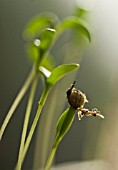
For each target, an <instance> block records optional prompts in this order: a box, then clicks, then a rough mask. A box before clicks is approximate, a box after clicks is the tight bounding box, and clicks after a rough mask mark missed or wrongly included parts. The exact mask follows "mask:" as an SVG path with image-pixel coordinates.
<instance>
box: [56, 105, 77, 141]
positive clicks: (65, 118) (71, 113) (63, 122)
mask: <svg viewBox="0 0 118 170" xmlns="http://www.w3.org/2000/svg"><path fill="white" fill-rule="evenodd" d="M75 112H76V110H75V109H74V108H72V107H71V106H70V107H69V108H68V109H67V110H65V112H64V113H63V114H62V115H61V116H60V118H59V120H58V122H57V130H56V136H55V144H59V142H60V141H61V140H62V138H63V137H64V135H65V134H66V133H67V131H68V130H69V129H70V127H71V125H72V122H73V120H74V117H75Z"/></svg>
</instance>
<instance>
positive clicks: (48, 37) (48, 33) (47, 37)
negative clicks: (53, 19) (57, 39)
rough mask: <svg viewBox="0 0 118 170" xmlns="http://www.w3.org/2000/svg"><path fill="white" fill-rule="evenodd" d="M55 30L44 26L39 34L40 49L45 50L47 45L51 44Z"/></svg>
mask: <svg viewBox="0 0 118 170" xmlns="http://www.w3.org/2000/svg"><path fill="white" fill-rule="evenodd" d="M55 33H56V30H55V29H52V28H46V29H45V30H44V31H43V32H42V33H41V34H40V37H39V39H40V42H41V44H40V48H41V50H42V51H44V52H45V51H46V50H47V49H48V48H49V46H50V45H51V43H52V41H53V38H54V36H55Z"/></svg>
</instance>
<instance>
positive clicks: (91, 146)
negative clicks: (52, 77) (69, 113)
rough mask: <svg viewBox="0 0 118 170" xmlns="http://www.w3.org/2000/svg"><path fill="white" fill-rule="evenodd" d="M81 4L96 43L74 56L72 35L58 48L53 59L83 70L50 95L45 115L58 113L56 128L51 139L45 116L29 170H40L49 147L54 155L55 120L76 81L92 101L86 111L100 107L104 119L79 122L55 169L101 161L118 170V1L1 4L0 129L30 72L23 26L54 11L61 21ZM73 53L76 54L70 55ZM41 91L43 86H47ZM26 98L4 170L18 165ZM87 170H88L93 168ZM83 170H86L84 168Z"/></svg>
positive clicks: (2, 155) (3, 150) (2, 148)
mask: <svg viewBox="0 0 118 170" xmlns="http://www.w3.org/2000/svg"><path fill="white" fill-rule="evenodd" d="M76 5H79V6H80V7H82V8H84V9H87V10H89V11H90V12H89V13H88V22H89V24H90V27H91V35H92V42H91V44H89V43H87V42H86V40H85V44H83V43H82V45H81V44H80V45H78V47H77V46H76V47H73V49H74V48H75V49H76V50H77V51H75V50H73V51H74V52H73V51H72V50H71V48H72V47H71V48H66V51H65V49H64V47H63V48H62V46H63V45H64V43H65V41H67V40H68V36H69V35H68V34H66V35H64V36H63V37H61V38H60V39H59V42H58V44H57V45H56V46H55V48H54V50H53V54H54V56H55V57H57V58H56V60H57V61H58V63H57V64H60V63H62V61H63V62H65V63H69V62H77V63H80V69H79V71H78V72H76V75H75V74H70V76H68V77H66V78H64V79H63V80H62V81H61V82H60V83H59V84H58V85H57V86H56V87H55V89H54V91H52V92H51V94H50V96H49V101H50V103H47V104H46V107H45V109H44V112H45V113H46V114H47V112H48V113H49V112H53V114H55V115H57V116H55V118H54V124H51V130H52V131H50V133H49V135H48V136H46V135H45V132H46V127H47V128H48V126H49V125H48V119H49V118H50V115H49V114H48V115H45V114H44V116H42V122H41V123H40V127H38V128H37V133H35V135H34V138H33V141H32V143H31V147H30V149H29V151H28V154H27V157H26V159H25V162H24V166H23V169H24V170H30V169H34V170H35V169H36V170H37V169H38V168H39V165H40V164H41V160H42V162H43V161H44V159H45V158H44V157H45V154H47V153H45V150H46V149H45V148H47V150H49V149H50V147H51V142H52V138H53V133H54V132H55V124H56V121H57V119H58V117H59V114H60V113H61V112H62V111H63V110H64V108H66V107H67V101H66V94H65V92H66V90H67V88H68V87H70V84H71V83H72V82H73V80H74V79H76V80H77V84H76V87H77V88H79V89H80V90H82V91H83V92H85V93H86V95H87V97H88V100H89V101H90V102H89V103H88V104H87V107H88V108H94V107H97V108H98V109H99V110H101V112H102V114H103V115H104V116H105V119H104V120H99V119H95V118H84V119H83V120H82V121H78V119H77V117H76V118H75V121H74V123H73V126H72V128H71V130H70V131H69V132H68V134H67V135H66V136H65V138H64V140H63V141H62V142H61V144H60V146H59V148H58V151H57V154H56V157H55V164H59V163H63V162H69V161H71V162H81V161H90V162H91V161H93V162H94V161H95V160H102V161H103V162H104V163H105V165H104V167H103V165H102V164H101V163H99V162H98V163H97V164H96V165H97V167H99V170H102V168H104V169H105V168H106V169H108V167H109V168H110V169H113V170H114V169H118V164H117V158H118V147H117V146H118V134H117V129H118V123H117V120H118V116H117V115H118V114H117V112H118V100H117V99H118V97H117V93H118V92H117V86H118V78H117V73H118V48H117V44H118V43H117V42H118V32H117V30H118V20H117V18H118V2H117V1H115V0H114V1H111V0H110V1H109V2H108V1H107V0H103V1H102V3H101V2H98V1H95V0H94V1H90V0H87V1H86V0H83V1H82V0H81V1H79V0H78V1H77V0H76V1H74V0H73V1H68V0H56V1H54V0H50V1H48V0H43V1H41V0H21V1H16V0H11V1H8V0H1V1H0V125H2V122H3V119H4V117H5V115H6V113H7V111H8V109H9V107H10V105H11V103H12V101H13V99H14V98H15V95H16V94H17V92H18V90H19V89H20V87H21V85H22V84H23V82H24V80H25V78H26V76H27V74H28V72H29V71H30V68H31V63H30V62H29V61H28V59H27V57H26V53H25V48H24V46H25V42H24V40H23V39H22V32H23V29H24V26H25V25H26V23H27V22H28V21H29V20H30V19H31V18H32V17H33V16H34V15H36V14H37V13H40V12H45V11H48V12H54V13H56V14H57V15H58V17H59V18H60V19H62V18H64V17H65V16H69V15H72V14H73V12H74V8H75V6H76ZM64 38H65V39H64ZM84 46H85V47H84ZM70 54H73V55H72V56H69V55H70ZM61 55H62V56H61ZM64 55H65V58H64V59H63V56H64ZM80 56H81V58H80ZM59 57H60V58H59ZM40 82H41V81H40ZM39 86H40V87H42V83H40V84H39ZM57 94H58V96H57ZM39 96H40V91H39V94H37V97H36V101H35V106H34V110H33V111H34V113H35V111H36V107H37V102H38V97H39ZM52 96H53V99H54V100H52ZM27 97H28V96H27V95H26V97H25V98H24V101H23V102H21V105H20V106H19V107H18V109H17V110H16V112H15V114H14V116H13V118H12V120H11V121H10V124H9V126H8V128H7V130H6V133H5V135H4V137H3V140H2V141H1V142H0V170H13V169H14V165H15V163H16V161H17V154H18V147H19V144H20V135H21V129H22V123H23V117H24V113H25V104H26V102H27ZM57 97H58V99H57ZM65 103H66V105H65ZM33 117H34V115H32V117H31V122H32V120H33ZM45 119H46V125H47V126H45V128H44V127H43V120H45ZM31 122H30V124H31ZM45 136H46V137H47V139H48V140H46V141H45V142H44V143H43V142H42V139H43V138H44V137H45ZM48 142H49V143H48ZM48 145H49V146H48ZM40 153H41V155H40ZM107 163H108V164H109V166H108V167H107ZM96 165H95V166H94V167H93V169H95V170H97V168H96ZM79 166H80V165H78V167H79ZM87 168H88V169H89V163H88V167H87ZM81 169H82V167H81ZM83 169H86V168H85V167H84V164H83Z"/></svg>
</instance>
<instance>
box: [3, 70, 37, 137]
mask: <svg viewBox="0 0 118 170" xmlns="http://www.w3.org/2000/svg"><path fill="white" fill-rule="evenodd" d="M34 74H35V72H34V67H33V69H32V71H31V72H30V74H29V76H28V78H27V79H26V81H25V83H24V85H23V86H22V88H21V90H20V91H19V93H18V95H17V96H16V98H15V100H14V102H13V104H12V106H11V108H10V110H9V112H8V113H7V116H6V118H5V120H4V122H3V124H2V127H1V129H0V140H1V139H2V136H3V133H4V131H5V129H6V127H7V125H8V123H9V121H10V119H11V117H12V115H13V113H14V111H15V110H16V108H17V106H18V104H19V103H20V101H21V99H22V98H23V96H24V94H25V93H26V91H27V90H28V88H29V86H30V84H31V82H32V80H33V78H34Z"/></svg>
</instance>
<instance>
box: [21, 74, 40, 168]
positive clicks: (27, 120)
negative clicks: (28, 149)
mask: <svg viewBox="0 0 118 170" xmlns="http://www.w3.org/2000/svg"><path fill="white" fill-rule="evenodd" d="M37 79H38V75H37V73H36V75H35V78H34V81H33V84H32V87H31V91H30V95H29V99H28V104H27V109H26V114H25V119H24V125H23V131H22V137H21V144H20V150H19V157H18V162H19V160H20V157H21V154H22V152H23V148H24V144H25V139H26V133H27V127H28V122H29V117H30V113H31V109H32V105H33V100H34V95H35V92H36V86H37ZM18 164H19V163H18ZM19 169H21V168H20V167H19Z"/></svg>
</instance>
